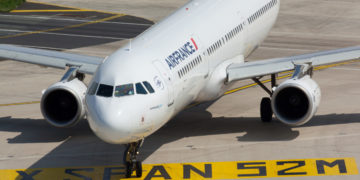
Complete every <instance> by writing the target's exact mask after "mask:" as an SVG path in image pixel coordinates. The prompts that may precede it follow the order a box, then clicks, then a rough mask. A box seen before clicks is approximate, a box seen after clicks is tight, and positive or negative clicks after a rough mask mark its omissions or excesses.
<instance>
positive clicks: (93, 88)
mask: <svg viewBox="0 0 360 180" xmlns="http://www.w3.org/2000/svg"><path fill="white" fill-rule="evenodd" d="M98 86H99V83H97V82H95V81H94V82H93V83H91V85H90V88H89V90H88V94H89V95H95V93H96V90H97V88H98Z"/></svg>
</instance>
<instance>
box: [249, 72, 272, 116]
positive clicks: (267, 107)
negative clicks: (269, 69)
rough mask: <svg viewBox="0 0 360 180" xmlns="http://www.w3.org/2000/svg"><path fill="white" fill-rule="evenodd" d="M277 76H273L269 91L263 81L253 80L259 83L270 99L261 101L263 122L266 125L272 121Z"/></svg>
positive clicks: (265, 98) (266, 98)
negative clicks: (272, 102)
mask: <svg viewBox="0 0 360 180" xmlns="http://www.w3.org/2000/svg"><path fill="white" fill-rule="evenodd" d="M276 76H277V75H276V74H272V75H271V90H270V89H268V88H267V87H266V86H265V85H264V84H263V83H262V82H261V81H260V78H253V81H254V82H255V83H257V84H258V85H259V86H260V87H261V88H263V89H264V90H265V91H266V92H267V93H268V94H269V95H270V97H264V98H262V100H261V104H260V117H261V121H262V122H265V123H269V122H271V121H272V117H273V114H274V113H273V111H272V108H271V96H272V94H273V89H274V88H275V87H276V86H277V85H276Z"/></svg>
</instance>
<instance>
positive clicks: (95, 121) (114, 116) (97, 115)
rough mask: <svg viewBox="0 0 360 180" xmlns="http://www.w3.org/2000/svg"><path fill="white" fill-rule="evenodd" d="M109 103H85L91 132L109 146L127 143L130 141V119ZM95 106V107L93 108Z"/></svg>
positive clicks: (122, 111)
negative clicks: (109, 144)
mask: <svg viewBox="0 0 360 180" xmlns="http://www.w3.org/2000/svg"><path fill="white" fill-rule="evenodd" d="M110 103H111V102H101V101H100V102H99V101H98V102H97V103H89V102H87V108H88V121H89V124H90V127H91V129H92V130H93V132H94V133H95V134H96V135H97V136H98V137H99V138H100V139H102V140H103V141H105V142H108V143H111V144H122V143H128V142H129V141H130V139H131V132H132V124H131V123H129V122H131V121H130V120H131V117H130V115H129V114H126V113H124V112H126V111H125V110H123V109H122V110H120V109H117V107H118V106H113V105H111V104H110ZM93 104H96V107H93Z"/></svg>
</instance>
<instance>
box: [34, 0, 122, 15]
mask: <svg viewBox="0 0 360 180" xmlns="http://www.w3.org/2000/svg"><path fill="white" fill-rule="evenodd" d="M27 2H31V3H37V4H44V5H49V6H57V7H63V8H69V9H77V10H83V11H93V12H99V13H106V14H120V13H114V12H108V11H101V10H93V9H84V8H76V7H71V6H65V5H59V4H53V3H45V2H39V1H34V0H28V1H27Z"/></svg>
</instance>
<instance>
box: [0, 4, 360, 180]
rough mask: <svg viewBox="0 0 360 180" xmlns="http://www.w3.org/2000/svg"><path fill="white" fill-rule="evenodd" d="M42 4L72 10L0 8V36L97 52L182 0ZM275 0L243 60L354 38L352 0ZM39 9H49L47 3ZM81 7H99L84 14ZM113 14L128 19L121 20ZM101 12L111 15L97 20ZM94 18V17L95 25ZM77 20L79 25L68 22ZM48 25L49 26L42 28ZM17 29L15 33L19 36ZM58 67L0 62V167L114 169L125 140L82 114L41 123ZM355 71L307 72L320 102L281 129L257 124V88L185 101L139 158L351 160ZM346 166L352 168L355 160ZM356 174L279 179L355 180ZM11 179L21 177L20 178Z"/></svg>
mask: <svg viewBox="0 0 360 180" xmlns="http://www.w3.org/2000/svg"><path fill="white" fill-rule="evenodd" d="M41 2H44V3H60V4H61V5H63V6H66V7H58V9H62V10H76V9H77V10H79V11H78V12H75V11H73V12H69V11H68V12H66V11H56V12H55V11H54V12H51V13H49V12H39V11H38V12H14V13H10V14H0V22H1V23H0V43H10V44H20V45H26V46H35V47H41V48H48V49H55V50H65V51H70V52H76V53H83V54H89V55H96V56H101V57H105V56H107V55H108V54H109V53H111V52H113V51H114V50H116V49H117V48H118V47H119V46H121V45H122V44H124V43H126V42H128V39H129V38H132V37H135V36H136V35H137V34H139V33H141V32H142V31H144V30H145V29H146V28H148V27H149V26H150V25H151V24H152V22H151V21H155V22H157V21H159V20H160V19H161V18H162V17H165V16H166V15H168V14H169V13H170V12H171V11H173V10H175V9H176V8H177V7H179V6H181V4H183V3H185V2H186V1H185V0H181V1H176V2H174V1H170V0H162V1H145V0H141V1H140V0H139V1H136V2H133V1H125V0H123V1H111V2H107V1H95V0H86V1H83V0H71V1H70V0H65V1H61V2H59V1H53V0H41ZM281 3H282V4H281V12H280V16H279V19H278V22H277V23H276V25H275V27H274V29H273V30H272V31H271V33H270V35H269V37H268V38H267V39H266V41H265V42H264V43H263V45H262V46H261V47H260V48H259V49H258V50H257V51H256V52H255V53H254V54H252V56H251V57H250V58H249V60H256V59H264V58H273V57H281V56H289V55H295V54H303V53H309V52H314V51H318V50H327V49H334V48H342V47H347V46H354V45H360V31H359V29H360V23H359V22H360V12H359V11H358V10H359V9H360V3H359V2H358V1H357V0H344V1H327V0H318V1H316V2H314V1H310V0H297V1H293V0H282V2H281ZM45 5H48V4H45ZM37 7H38V6H37ZM144 7H147V8H144ZM44 8H45V9H47V10H50V9H51V10H55V9H54V8H55V7H44ZM49 8H50V9H49ZM84 8H86V10H88V9H95V10H98V11H101V12H89V11H86V10H85V9H84ZM25 9H26V8H25ZM22 10H24V8H23V9H22ZM80 10H83V11H80ZM104 11H110V12H111V13H107V12H104ZM23 13H24V15H22V14H23ZM31 13H35V14H31ZM42 13H45V14H42ZM78 13H79V14H78ZM113 13H116V14H113ZM122 13H125V14H127V15H128V18H125V19H124V16H123V14H122ZM117 15H119V16H118V17H114V16H117ZM109 17H114V19H110V20H109V19H106V18H109ZM139 17H141V18H139ZM121 18H123V19H121ZM146 19H150V20H146ZM99 20H100V21H101V20H102V21H101V22H96V21H99ZM91 22H96V23H91ZM86 23H91V24H86ZM78 24H83V25H82V26H81V27H75V26H76V25H78ZM50 26H51V27H50ZM66 27H70V28H66ZM103 27H104V28H103ZM44 29H45V31H44ZM49 29H51V31H46V30H49ZM5 30H7V31H5ZM32 32H36V33H32ZM20 33H23V34H22V35H21V36H19V35H20ZM26 33H29V34H26ZM16 35H18V36H16ZM2 37H3V38H2ZM63 73H64V71H63V70H57V69H52V68H44V67H40V66H36V65H29V64H23V63H18V62H13V61H1V62H0V147H1V148H0V169H33V168H67V167H93V166H117V165H120V164H121V163H122V153H123V150H124V147H123V146H122V145H110V144H106V143H104V142H102V141H101V140H99V139H98V138H97V137H96V136H95V135H94V134H93V133H92V132H91V130H90V129H89V127H88V124H87V123H86V121H83V122H81V123H79V124H78V125H77V126H76V127H73V128H66V129H58V128H55V127H51V126H50V125H49V124H47V123H46V122H45V121H44V120H43V117H42V116H41V113H40V109H39V106H40V105H39V103H38V101H39V100H40V99H41V91H42V90H43V89H46V88H47V87H48V86H49V85H51V84H53V83H55V82H56V81H58V80H59V79H60V78H61V76H62V75H63ZM359 75H360V62H354V63H349V64H345V65H341V66H334V67H328V68H327V69H323V70H320V71H316V72H315V76H314V79H315V80H316V81H317V82H318V83H319V85H320V86H321V89H322V102H321V105H320V108H319V110H318V113H317V116H316V117H314V118H313V120H312V121H310V122H309V123H308V124H306V125H304V126H301V127H288V126H286V125H284V124H281V123H280V122H278V121H276V120H275V121H274V122H273V123H270V124H263V123H261V122H260V119H259V103H260V100H261V98H262V97H263V96H266V93H265V92H264V91H263V90H262V89H260V88H259V87H251V88H247V89H243V90H240V91H236V92H234V93H231V94H229V95H226V96H224V97H222V98H221V99H219V100H217V101H215V102H211V103H206V104H202V105H198V106H196V107H192V108H189V109H187V110H185V111H184V112H182V113H181V114H179V115H178V116H177V117H175V118H174V119H173V120H172V121H170V122H169V123H168V124H167V125H166V126H164V127H163V128H162V129H161V130H159V131H158V132H156V133H155V134H154V135H152V136H150V137H149V138H148V139H146V141H145V144H144V146H143V148H142V151H141V153H142V158H143V159H144V163H145V164H163V163H193V162H224V161H262V160H288V159H323V158H353V159H355V161H356V162H357V163H359V162H360V141H359V138H360V124H359V123H360V114H359V111H360V85H359V84H360V79H359V78H358V77H359ZM89 78H90V77H87V81H88V80H89ZM248 84H251V82H250V81H244V82H239V83H237V84H236V85H234V87H232V88H231V89H236V88H238V87H243V86H245V85H248ZM290 167H291V166H290ZM347 170H348V171H350V170H351V171H354V172H355V174H357V173H356V172H357V167H356V165H352V166H350V167H348V169H347ZM0 172H2V171H0ZM255 172H256V171H255ZM15 173H16V172H15ZM253 173H254V172H253ZM55 176H56V174H54V177H55ZM34 177H36V176H34ZM359 177H360V176H359V175H349V176H347V175H344V176H341V177H340V176H325V177H323V176H317V177H314V176H304V177H291V178H286V179H301V180H303V179H334V180H335V179H340V178H341V179H351V180H357V179H359ZM2 178H3V179H4V177H1V174H0V179H2ZM18 178H19V179H21V175H19V176H18ZM263 178H266V176H265V177H263ZM34 179H35V178H34Z"/></svg>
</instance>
